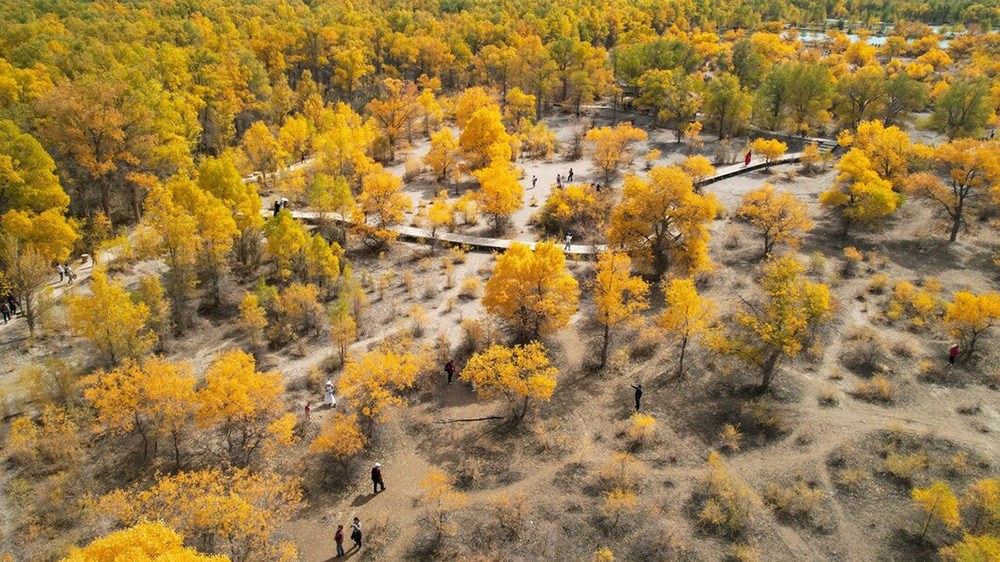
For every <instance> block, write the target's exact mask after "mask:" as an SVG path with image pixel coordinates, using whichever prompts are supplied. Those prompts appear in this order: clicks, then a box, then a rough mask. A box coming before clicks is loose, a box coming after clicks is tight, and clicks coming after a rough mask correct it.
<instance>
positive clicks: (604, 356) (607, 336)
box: [601, 324, 611, 369]
mask: <svg viewBox="0 0 1000 562" xmlns="http://www.w3.org/2000/svg"><path fill="white" fill-rule="evenodd" d="M610 342H611V327H610V326H608V325H607V324H605V325H604V345H602V346H601V368H602V369H603V368H604V365H606V364H607V362H608V344H609V343H610Z"/></svg>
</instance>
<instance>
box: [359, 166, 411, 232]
mask: <svg viewBox="0 0 1000 562" xmlns="http://www.w3.org/2000/svg"><path fill="white" fill-rule="evenodd" d="M402 187H403V180H401V179H399V177H397V176H396V175H395V174H393V173H392V172H389V171H386V170H384V169H383V168H382V167H381V166H376V167H375V168H374V169H372V170H371V171H370V172H368V173H367V174H365V176H364V178H363V179H362V180H361V194H360V195H358V217H357V219H356V220H355V225H354V228H355V230H357V231H358V232H359V233H360V234H361V236H363V237H364V239H365V242H366V243H368V244H371V245H375V246H383V245H385V244H388V243H390V242H392V241H393V240H395V239H396V237H397V236H399V234H398V233H396V232H395V231H394V230H392V229H391V227H392V226H394V225H397V224H399V223H400V222H402V220H403V213H405V212H406V211H409V210H410V209H411V208H412V207H413V202H412V201H411V200H410V197H409V196H408V195H406V194H405V193H403V191H402Z"/></svg>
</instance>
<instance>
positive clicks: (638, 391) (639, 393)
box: [630, 384, 642, 412]
mask: <svg viewBox="0 0 1000 562" xmlns="http://www.w3.org/2000/svg"><path fill="white" fill-rule="evenodd" d="M630 386H631V387H632V388H634V389H635V411H636V412H638V411H639V401H640V400H642V385H641V384H640V385H634V384H633V385H630Z"/></svg>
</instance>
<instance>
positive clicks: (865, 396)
mask: <svg viewBox="0 0 1000 562" xmlns="http://www.w3.org/2000/svg"><path fill="white" fill-rule="evenodd" d="M853 394H854V395H855V396H856V397H858V398H860V399H862V400H868V401H870V402H884V403H891V402H893V401H895V400H896V389H895V388H894V387H893V385H892V382H891V381H890V380H889V379H887V378H886V377H884V376H882V375H875V376H874V377H872V378H871V379H870V380H866V381H864V380H862V381H858V382H857V383H856V384H855V385H854V390H853Z"/></svg>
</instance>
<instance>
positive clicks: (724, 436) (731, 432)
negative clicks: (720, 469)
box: [719, 423, 743, 453]
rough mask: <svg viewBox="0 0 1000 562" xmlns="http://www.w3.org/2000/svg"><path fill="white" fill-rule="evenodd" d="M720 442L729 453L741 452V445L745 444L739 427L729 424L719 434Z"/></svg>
mask: <svg viewBox="0 0 1000 562" xmlns="http://www.w3.org/2000/svg"><path fill="white" fill-rule="evenodd" d="M719 440H720V441H722V446H723V447H725V448H726V449H728V450H729V452H731V453H735V452H736V451H739V450H740V445H741V444H742V443H743V433H741V432H740V427H739V425H733V424H731V423H727V424H726V425H725V426H723V427H722V431H721V432H720V433H719Z"/></svg>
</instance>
